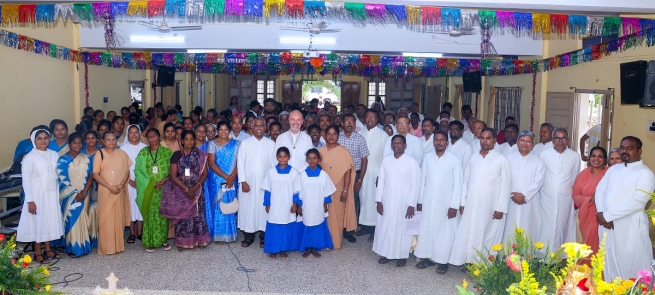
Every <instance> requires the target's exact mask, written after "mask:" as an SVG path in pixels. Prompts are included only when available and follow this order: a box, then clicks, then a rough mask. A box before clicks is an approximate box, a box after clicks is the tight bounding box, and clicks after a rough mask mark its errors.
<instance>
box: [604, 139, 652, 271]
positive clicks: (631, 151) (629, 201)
mask: <svg viewBox="0 0 655 295" xmlns="http://www.w3.org/2000/svg"><path fill="white" fill-rule="evenodd" d="M641 147H642V142H641V140H640V139H639V138H636V137H634V136H626V137H624V138H623V139H622V140H621V159H622V160H623V163H624V164H616V165H612V167H610V168H609V170H607V173H605V176H604V177H603V179H602V180H601V181H600V183H598V187H596V210H597V211H598V213H597V214H596V219H597V220H598V224H599V225H600V227H599V231H598V236H599V238H600V240H602V239H603V236H604V235H607V240H606V242H605V243H606V244H605V246H606V249H605V251H606V254H605V272H604V273H603V274H604V276H605V281H607V282H610V281H612V280H614V279H615V278H617V277H621V278H629V277H634V276H635V274H636V273H637V272H638V271H640V270H644V269H646V270H649V269H650V263H651V261H652V260H653V251H652V244H651V240H650V238H649V236H648V227H649V224H650V222H649V218H648V216H647V215H646V214H645V213H644V212H643V210H644V207H645V206H646V203H648V200H649V195H648V193H650V192H653V190H655V176H653V171H651V170H650V169H649V168H648V167H646V165H644V162H642V161H641V152H642V150H641Z"/></svg>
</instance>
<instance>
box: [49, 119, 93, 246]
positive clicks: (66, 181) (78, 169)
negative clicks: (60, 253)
mask: <svg viewBox="0 0 655 295" xmlns="http://www.w3.org/2000/svg"><path fill="white" fill-rule="evenodd" d="M68 146H69V148H70V150H69V151H68V152H67V153H65V154H63V155H62V156H61V157H59V160H58V161H57V174H58V175H59V202H60V204H61V211H62V216H63V217H64V239H65V244H64V251H65V252H66V253H68V255H69V256H70V257H73V258H75V257H80V256H82V255H86V254H89V253H91V250H92V249H93V248H92V246H91V239H90V235H89V223H90V220H89V214H88V212H89V197H88V193H89V191H90V190H91V184H92V182H93V176H92V175H91V174H92V168H91V167H92V166H91V161H90V160H89V158H88V157H87V156H86V155H84V154H82V153H81V151H82V135H81V134H80V133H77V132H74V133H73V134H71V135H70V136H69V137H68Z"/></svg>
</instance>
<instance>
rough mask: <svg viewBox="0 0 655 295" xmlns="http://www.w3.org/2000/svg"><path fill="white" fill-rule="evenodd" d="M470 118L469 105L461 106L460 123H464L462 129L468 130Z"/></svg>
mask: <svg viewBox="0 0 655 295" xmlns="http://www.w3.org/2000/svg"><path fill="white" fill-rule="evenodd" d="M471 118H473V110H471V106H470V105H467V104H465V105H463V106H462V124H464V131H468V130H469V124H470V123H471Z"/></svg>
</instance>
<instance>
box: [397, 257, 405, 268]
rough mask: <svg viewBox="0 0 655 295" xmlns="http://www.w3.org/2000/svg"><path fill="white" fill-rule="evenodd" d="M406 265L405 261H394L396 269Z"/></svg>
mask: <svg viewBox="0 0 655 295" xmlns="http://www.w3.org/2000/svg"><path fill="white" fill-rule="evenodd" d="M405 265H407V259H398V261H396V267H405Z"/></svg>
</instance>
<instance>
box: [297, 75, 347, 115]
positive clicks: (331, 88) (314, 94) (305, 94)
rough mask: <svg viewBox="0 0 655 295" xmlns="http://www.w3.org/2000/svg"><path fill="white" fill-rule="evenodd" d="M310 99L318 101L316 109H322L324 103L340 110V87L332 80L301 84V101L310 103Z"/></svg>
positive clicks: (307, 81)
mask: <svg viewBox="0 0 655 295" xmlns="http://www.w3.org/2000/svg"><path fill="white" fill-rule="evenodd" d="M312 99H318V108H320V109H322V108H323V106H324V105H325V102H330V103H331V104H332V105H336V106H337V108H338V109H341V108H340V106H341V87H340V85H338V84H337V83H335V82H334V81H332V80H322V81H310V80H304V81H303V82H302V101H303V102H304V103H309V102H311V100H312Z"/></svg>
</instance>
